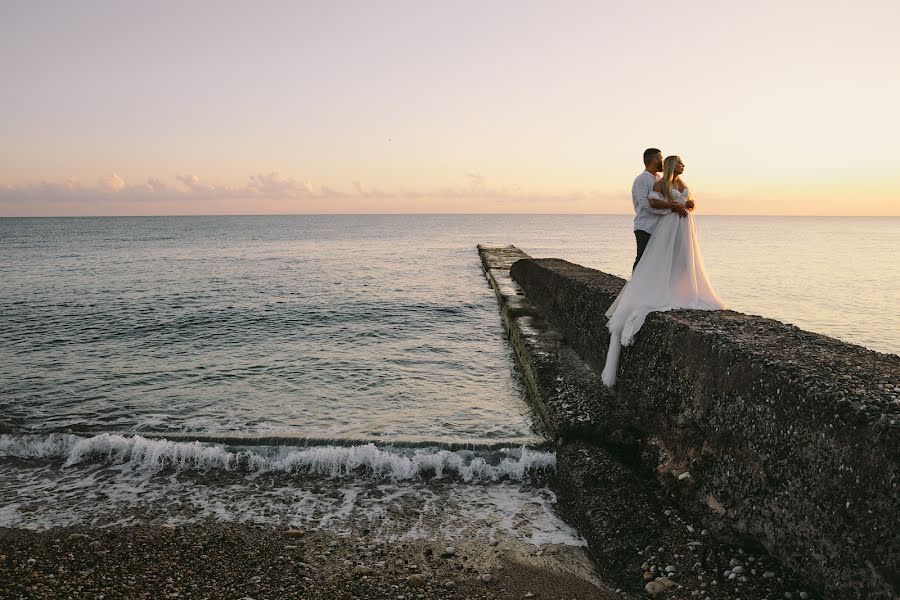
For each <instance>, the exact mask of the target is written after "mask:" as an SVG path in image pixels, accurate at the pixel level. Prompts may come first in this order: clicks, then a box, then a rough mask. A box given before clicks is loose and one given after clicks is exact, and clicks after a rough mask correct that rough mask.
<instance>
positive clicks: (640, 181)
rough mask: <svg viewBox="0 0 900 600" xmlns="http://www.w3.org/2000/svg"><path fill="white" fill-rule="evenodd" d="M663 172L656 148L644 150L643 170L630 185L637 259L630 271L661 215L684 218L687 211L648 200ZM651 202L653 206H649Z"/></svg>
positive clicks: (677, 205)
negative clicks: (671, 214) (675, 213)
mask: <svg viewBox="0 0 900 600" xmlns="http://www.w3.org/2000/svg"><path fill="white" fill-rule="evenodd" d="M662 170H663V155H662V152H661V151H660V150H659V149H658V148H647V149H646V150H644V170H643V171H641V174H640V175H638V176H637V177H635V178H634V183H633V184H632V185H631V203H632V204H633V205H634V214H635V217H634V237H635V239H636V240H637V258H635V259H634V265H632V267H631V270H632V271H634V269H635V267H637V264H638V262H640V260H641V255H642V254H643V253H644V249H645V248H646V247H647V242H649V241H650V236H651V235H653V230H654V229H655V228H656V222H657V221H658V220H659V217H660V216H661V215H667V214H669V213H671V212H673V211H674V212H677V213H678V214H679V215H680V216H682V217H686V216H687V210H686V209H685V208H684V207H683V206H681V205H680V204H678V203H677V202H665V201H662V200H650V192H652V191H653V184H655V183H656V182H657V181H659V178H660V175H659V173H660V172H661V171H662ZM651 202H652V203H653V205H652V206H651Z"/></svg>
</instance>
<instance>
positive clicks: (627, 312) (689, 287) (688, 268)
mask: <svg viewBox="0 0 900 600" xmlns="http://www.w3.org/2000/svg"><path fill="white" fill-rule="evenodd" d="M650 198H656V199H658V200H662V199H663V197H662V194H660V193H659V192H651V193H650ZM687 198H688V190H687V188H685V190H684V191H683V192H679V191H678V190H677V189H673V190H672V201H673V202H678V203H679V204H682V205H683V204H685V202H686V201H687ZM678 308H694V309H701V310H719V309H723V308H725V303H724V302H722V300H721V298H719V296H718V295H716V292H715V290H713V287H712V284H711V283H710V282H709V278H708V277H707V276H706V270H705V269H704V268H703V258H702V257H701V256H700V246H699V244H698V243H697V230H696V227H695V226H694V217H693V215H691V214H690V213H688V216H687V217H681V216H679V215H678V213H674V212H673V213H671V214H668V215H663V216H661V217H660V218H659V221H657V223H656V228H655V229H654V230H653V234H652V235H651V236H650V241H649V242H648V243H647V247H646V249H645V250H644V254H643V255H642V256H641V260H640V262H638V264H637V267H635V269H634V273H632V274H631V280H630V281H629V282H628V283H626V284H625V287H623V288H622V291H621V292H619V295H618V297H617V298H616V300H615V301H614V302H613V304H612V306H610V307H609V310H608V311H606V316H607V318H608V319H609V322H608V323H607V325H606V326H607V327H608V328H609V332H610V340H609V351H608V352H607V354H606V366H605V367H604V368H603V374H602V376H601V378H602V379H603V383H604V384H606V385H607V386H610V387H612V386H613V385H615V383H616V373H617V371H618V368H619V353H620V351H621V349H622V346H629V345H631V343H632V341H634V336H635V334H636V333H637V332H638V330H639V329H640V328H641V325H643V324H644V320H645V319H646V318H647V315H648V314H649V313H651V312H654V311H666V310H675V309H678Z"/></svg>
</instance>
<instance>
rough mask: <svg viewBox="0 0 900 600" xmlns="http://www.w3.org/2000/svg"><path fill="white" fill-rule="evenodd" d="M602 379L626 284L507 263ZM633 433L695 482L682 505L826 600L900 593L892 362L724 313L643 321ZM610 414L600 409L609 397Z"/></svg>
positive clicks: (627, 383)
mask: <svg viewBox="0 0 900 600" xmlns="http://www.w3.org/2000/svg"><path fill="white" fill-rule="evenodd" d="M511 273H512V277H513V278H514V279H515V281H516V283H518V284H519V285H520V286H521V288H522V289H523V290H524V292H525V293H526V294H527V297H528V300H530V301H531V302H533V303H534V305H535V307H536V308H537V309H538V310H539V311H540V312H541V313H543V314H545V315H547V318H548V320H549V321H550V323H551V324H552V325H553V326H554V327H555V328H556V329H558V330H559V331H560V332H561V333H562V335H563V336H564V338H565V340H566V342H568V344H569V345H571V346H572V347H573V348H574V349H575V350H576V351H577V352H578V354H580V355H581V356H582V357H583V358H584V359H585V360H586V361H587V362H588V363H589V364H590V365H591V366H592V367H593V368H594V369H595V370H597V371H598V372H599V369H600V368H602V365H603V362H604V361H605V358H606V348H607V346H608V334H607V333H606V329H605V318H604V316H603V314H604V312H605V311H606V309H607V308H608V307H609V305H610V304H611V303H612V301H613V300H614V298H615V296H616V294H617V293H618V291H619V289H621V285H622V284H623V283H624V282H623V281H622V280H621V279H619V278H616V277H613V276H610V275H607V274H605V273H601V272H599V271H595V270H593V269H587V268H585V267H581V266H579V265H574V264H571V263H567V262H565V261H561V260H558V259H541V260H534V259H521V260H519V261H516V262H515V263H514V264H513V265H512V267H511ZM619 369H620V370H619V376H618V384H617V390H616V392H617V395H618V401H619V402H620V403H621V404H623V405H624V406H625V407H626V409H627V411H628V416H627V417H626V419H627V420H628V422H629V424H630V425H631V426H632V427H633V428H635V429H637V430H639V432H640V434H641V435H642V436H643V440H644V441H645V442H646V443H647V444H653V445H655V446H657V447H659V448H661V450H662V452H663V455H664V456H665V457H666V459H667V461H668V462H667V463H666V464H665V465H664V467H663V468H662V471H663V472H662V473H661V475H663V476H666V475H670V476H672V475H682V474H683V473H685V472H689V473H690V475H689V476H685V477H683V479H681V480H680V481H679V483H680V485H675V486H673V490H674V491H675V492H676V493H678V494H679V495H680V497H681V499H682V502H683V506H685V507H687V508H690V509H692V510H695V511H696V515H698V517H702V518H704V519H707V520H709V521H711V522H715V523H716V524H719V525H721V524H726V525H727V526H728V528H729V529H730V530H731V531H733V532H735V533H737V534H743V535H747V536H750V537H752V538H753V539H756V540H758V541H760V542H761V543H762V544H763V545H764V546H765V547H766V549H767V550H768V551H769V552H771V553H772V554H773V555H774V556H776V557H777V558H779V559H780V560H781V561H783V562H784V563H785V564H787V565H789V566H791V567H793V568H795V569H796V570H797V572H798V573H802V574H804V575H805V577H806V579H807V580H808V581H812V582H814V583H815V585H816V586H817V587H820V588H821V589H823V590H825V591H826V593H827V594H830V595H831V596H832V597H835V598H895V597H896V595H897V593H898V586H900V467H898V463H900V450H898V444H897V440H898V434H900V403H898V402H897V400H896V398H897V396H900V394H898V392H897V391H894V390H895V388H900V357H898V356H896V355H888V354H881V353H877V352H872V351H869V350H866V349H865V348H862V347H859V346H854V345H852V344H846V343H843V342H840V341H838V340H835V339H832V338H828V337H825V336H821V335H817V334H814V333H810V332H806V331H802V330H800V329H798V328H796V327H793V326H790V325H785V324H783V323H780V322H778V321H773V320H771V319H764V318H762V317H757V316H751V315H744V314H740V313H736V312H732V311H716V312H706V311H676V312H670V313H657V314H653V315H651V316H650V317H649V318H648V319H647V321H646V323H645V324H644V326H643V328H642V329H641V331H640V333H639V334H638V336H637V337H636V340H635V344H634V345H633V346H631V347H628V348H625V349H623V352H622V355H621V360H620V367H619ZM604 402H605V403H608V402H609V401H608V400H607V399H604Z"/></svg>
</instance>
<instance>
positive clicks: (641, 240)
mask: <svg viewBox="0 0 900 600" xmlns="http://www.w3.org/2000/svg"><path fill="white" fill-rule="evenodd" d="M634 238H635V239H636V240H637V258H635V259H634V265H632V267H631V270H632V271H634V269H635V267H637V264H638V263H639V262H640V261H641V255H642V254H643V253H644V249H645V248H646V247H647V242H649V241H650V234H649V233H647V232H646V231H641V230H640V229H637V230H635V232H634Z"/></svg>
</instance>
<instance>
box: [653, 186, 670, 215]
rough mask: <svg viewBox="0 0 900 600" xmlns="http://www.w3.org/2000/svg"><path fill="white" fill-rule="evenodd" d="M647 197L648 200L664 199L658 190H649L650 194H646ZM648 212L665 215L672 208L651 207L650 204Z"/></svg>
mask: <svg viewBox="0 0 900 600" xmlns="http://www.w3.org/2000/svg"><path fill="white" fill-rule="evenodd" d="M647 199H648V200H664V198H663V195H662V194H660V193H659V192H652V191H651V192H650V195H649V196H647ZM650 212H652V213H653V214H654V215H667V214H669V213H670V212H672V209H671V208H653V207H652V206H651V207H650Z"/></svg>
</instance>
